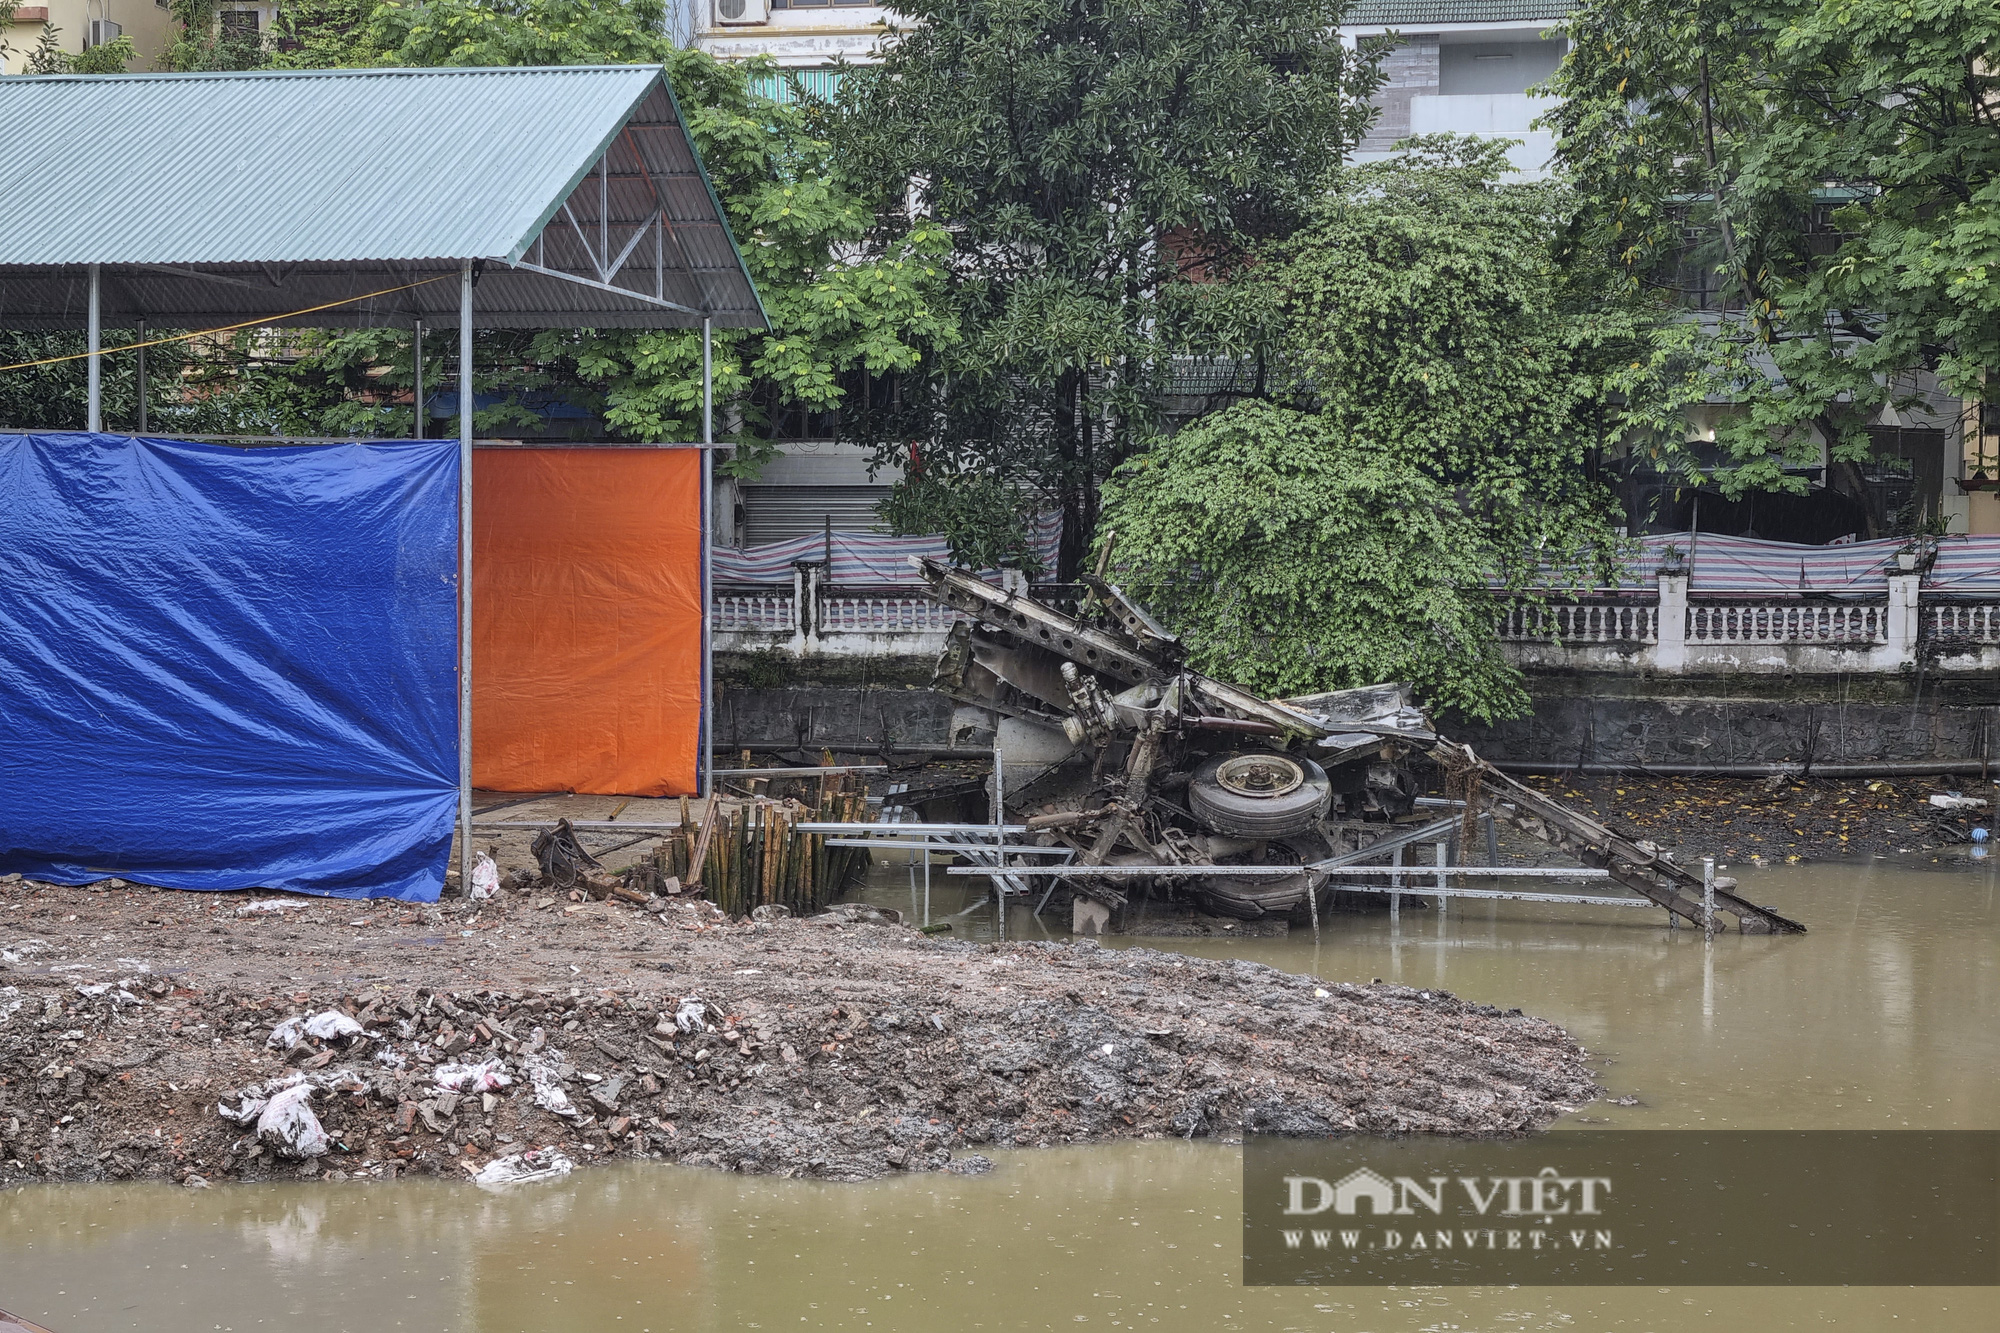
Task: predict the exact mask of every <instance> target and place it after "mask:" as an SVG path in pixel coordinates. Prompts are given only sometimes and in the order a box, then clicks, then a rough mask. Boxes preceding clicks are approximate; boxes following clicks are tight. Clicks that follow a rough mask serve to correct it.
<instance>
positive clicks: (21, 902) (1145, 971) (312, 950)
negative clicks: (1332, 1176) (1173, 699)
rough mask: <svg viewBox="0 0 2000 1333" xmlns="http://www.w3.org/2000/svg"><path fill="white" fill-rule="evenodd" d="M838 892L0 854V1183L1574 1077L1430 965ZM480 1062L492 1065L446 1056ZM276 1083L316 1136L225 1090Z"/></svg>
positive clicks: (497, 1154) (1528, 1113)
mask: <svg viewBox="0 0 2000 1333" xmlns="http://www.w3.org/2000/svg"><path fill="white" fill-rule="evenodd" d="M865 915H866V914H865V909H863V910H862V911H860V912H856V911H853V910H851V909H850V910H849V911H847V912H845V913H842V914H837V915H834V916H829V917H821V918H815V919H812V920H808V921H791V920H779V921H772V922H741V923H733V922H730V921H728V920H726V919H725V918H723V917H721V916H720V915H719V914H717V913H716V912H715V911H714V910H713V909H711V908H709V907H708V906H707V905H706V904H700V903H695V904H687V903H678V902H677V903H675V904H674V905H672V906H666V907H664V908H662V909H661V910H656V911H646V910H641V909H638V908H633V907H624V906H621V905H615V904H612V903H582V904H575V903H568V902H557V901H555V900H553V899H552V898H550V897H548V896H545V895H542V894H539V893H536V892H534V891H530V892H529V893H526V894H518V895H517V894H509V895H506V896H503V897H502V898H501V899H499V900H495V901H491V902H485V903H463V902H460V903H447V904H445V905H443V906H436V907H413V906H411V905H409V904H400V903H356V902H347V901H329V900H324V899H300V898H284V899H272V898H269V897H266V896H260V897H257V898H254V899H253V898H251V897H249V896H248V895H241V894H218V895H211V894H191V893H176V892H173V891H160V890H154V889H147V888H142V887H137V886H131V885H125V884H122V883H120V882H118V881H111V882H109V883H108V884H107V885H104V886H97V887H93V888H90V889H78V888H61V887H55V886H47V885H39V884H34V883H28V882H21V881H14V882H12V883H7V882H4V881H0V1183H18V1182H20V1181H23V1180H28V1179H39V1180H94V1179H113V1178H115V1179H124V1178H135V1177H136V1178H164V1179H175V1180H181V1181H184V1182H186V1183H188V1184H190V1185H199V1184H207V1183H219V1182H222V1181H225V1180H266V1179H300V1178H306V1179H315V1178H317V1179H328V1180H340V1179H346V1178H356V1177H364V1178H384V1177H391V1176H397V1175H404V1174H409V1173H424V1174H449V1175H461V1174H464V1175H470V1174H471V1173H473V1172H476V1171H478V1170H480V1169H481V1168H482V1167H484V1166H485V1165H487V1164H489V1163H491V1162H492V1161H494V1160H495V1159H500V1158H506V1157H508V1156H510V1155H513V1154H517V1153H522V1152H526V1151H529V1150H539V1149H545V1148H550V1147H554V1148H557V1149H559V1150H560V1151H561V1152H562V1153H564V1154H566V1155H567V1156H568V1157H570V1158H572V1159H574V1160H575V1161H577V1162H579V1163H587V1162H590V1161H602V1160H607V1159H611V1158H614V1157H647V1158H658V1159H665V1160H671V1161H678V1162H682V1163H687V1164H690V1165H701V1166H709V1167H715V1168H720V1169H724V1170H734V1171H744V1172H755V1173H764V1174H776V1175H785V1176H808V1177H819V1178H828V1179H847V1180H855V1179H866V1178H870V1177H875V1176H880V1175H883V1174H885V1173H888V1172H892V1171H924V1170H954V1171H971V1170H980V1169H984V1167H985V1166H986V1161H985V1159H984V1158H983V1157H981V1156H980V1155H979V1152H978V1150H979V1148H980V1147H982V1146H984V1145H989V1144H990V1145H996V1146H1017V1145H1049V1144H1056V1143H1079V1142H1090V1141H1097V1140H1107V1139H1119V1138H1158V1137H1164V1136H1167V1135H1179V1136H1184V1137H1203V1136H1225V1137H1226V1136H1233V1135H1236V1134H1239V1133H1241V1132H1242V1131H1243V1130H1244V1129H1246V1128H1251V1129H1261V1130H1270V1131H1279V1132H1289V1133H1299V1134H1327V1133H1334V1132H1339V1131H1343V1130H1363V1131H1368V1132H1376V1133H1394V1132H1435V1133H1452V1134H1511V1133H1521V1132H1527V1131H1532V1130H1535V1129H1538V1128H1540V1127H1542V1126H1544V1125H1546V1124H1547V1123H1548V1122H1549V1121H1550V1120H1552V1119H1554V1118H1555V1117H1556V1116H1557V1115H1558V1114H1560V1113H1562V1112H1563V1111H1564V1110H1566V1109H1569V1108H1573V1107H1576V1106H1579V1105H1581V1104H1582V1103H1584V1102H1585V1101H1588V1100H1589V1099H1591V1098H1592V1097H1593V1096H1595V1095H1596V1093H1597V1089H1596V1088H1595V1086H1594V1085H1593V1082H1592V1078H1591V1074H1590V1071H1589V1069H1588V1068H1587V1066H1586V1058H1585V1052H1584V1051H1583V1050H1582V1049H1581V1048H1580V1047H1579V1046H1578V1045H1577V1044H1576V1042H1574V1041H1573V1040H1572V1039H1571V1038H1570V1037H1569V1036H1568V1034H1567V1033H1565V1032H1563V1031H1562V1030H1561V1029H1560V1028H1557V1027H1556V1026H1554V1025H1552V1024H1550V1023H1547V1022H1543V1021H1541V1020H1539V1019H1535V1018H1531V1017H1524V1016H1522V1015H1521V1014H1520V1013H1519V1012H1518V1011H1514V1012H1511V1013H1503V1012H1501V1011H1499V1010H1497V1009H1495V1008H1493V1007H1491V1006H1487V1005H1480V1004H1471V1003H1467V1002H1465V1001H1462V1000H1459V999H1457V998H1455V997H1453V996H1451V995H1449V994H1446V993H1444V992H1441V991H1435V990H1417V989H1411V988H1406V987H1401V986H1385V985H1366V986H1359V985H1351V984H1337V983H1329V982H1322V981H1316V980H1314V979H1311V978H1306V977H1299V976H1292V975H1288V974H1286V973H1282V972H1278V971H1275V970H1273V969H1271V968H1268V967H1264V966H1261V965H1258V964H1254V963H1247V962H1240V961H1212V960H1206V959H1197V958H1190V957H1182V956H1178V955H1174V954H1169V953H1162V952H1157V951H1153V950H1146V949H1129V950H1105V949H1100V948H1098V947H1096V946H1095V945H1093V944H1089V943H1079V944H1074V945H1069V944H1047V943H1039V944H1037V943H1029V944H1010V945H999V946H996V945H990V944H985V945H975V944H970V943H965V942H959V941H954V940H951V939H949V938H932V937H927V936H925V935H923V934H920V933H919V932H917V931H915V930H912V929H909V928H906V927H903V926H901V925H896V924H879V923H875V922H871V921H869V920H867V919H865ZM329 1012H331V1013H337V1014H340V1015H341V1016H342V1018H343V1019H345V1020H348V1021H339V1020H323V1021H322V1022H321V1024H319V1025H318V1026H319V1027H320V1028H321V1029H322V1031H323V1032H325V1033H326V1034H327V1035H324V1036H315V1035H311V1034H310V1033H306V1032H300V1031H298V1030H297V1028H298V1025H297V1024H293V1025H292V1026H291V1027H290V1028H287V1029H286V1030H285V1031H284V1032H282V1033H278V1029H280V1028H284V1027H285V1025H286V1024H287V1022H288V1020H292V1019H300V1018H307V1017H311V1016H315V1015H323V1014H327V1013H329ZM356 1025H358V1027H359V1029H360V1031H359V1032H358V1033H355V1032H352V1031H351V1030H350V1029H352V1028H353V1027H355V1026H356ZM274 1033H276V1034H277V1035H276V1039H275V1041H274ZM482 1065H483V1066H485V1067H486V1069H487V1071H488V1072H487V1077H486V1079H485V1080H484V1081H485V1082H486V1083H487V1084H488V1085H494V1084H497V1085H498V1086H488V1087H486V1088H485V1089H484V1090H480V1088H479V1085H478V1083H477V1082H471V1083H467V1082H465V1081H464V1075H463V1074H462V1073H460V1072H458V1071H455V1070H453V1069H452V1068H451V1067H453V1066H457V1067H458V1070H459V1071H462V1070H463V1069H464V1068H465V1067H468V1066H471V1067H477V1066H482ZM441 1072H442V1073H443V1074H444V1075H445V1076H446V1079H447V1080H449V1079H451V1078H452V1077H453V1076H454V1075H456V1078H457V1079H458V1080H459V1081H460V1082H461V1085H462V1087H461V1090H458V1091H452V1090H448V1089H447V1088H445V1087H443V1086H441V1081H440V1074H441ZM495 1075H498V1077H497V1078H496V1077H494V1076H495ZM503 1080H504V1081H503ZM287 1083H293V1084H298V1083H304V1084H308V1085H310V1086H311V1087H312V1088H313V1091H312V1092H311V1093H310V1094H306V1095H305V1096H304V1102H305V1105H307V1106H308V1107H310V1109H311V1110H312V1111H313V1113H314V1115H315V1117H316V1119H317V1121H318V1123H319V1125H320V1126H321V1128H322V1129H323V1131H324V1134H325V1137H326V1144H325V1150H324V1151H323V1152H320V1153H317V1154H315V1155H311V1156H304V1157H301V1156H299V1155H297V1153H296V1151H295V1150H294V1149H292V1148H288V1147H286V1146H284V1145H281V1144H277V1143H273V1142H266V1141H262V1140H260V1138H259V1131H258V1127H257V1124H256V1117H255V1116H254V1115H252V1116H250V1123H248V1124H238V1123H235V1122H233V1121H231V1120H230V1119H226V1118H224V1116H223V1115H222V1114H221V1113H220V1111H221V1109H223V1108H226V1109H228V1110H230V1111H240V1110H242V1109H244V1101H243V1097H244V1094H245V1091H246V1090H250V1091H251V1092H252V1093H253V1094H259V1095H264V1096H269V1095H270V1094H272V1093H273V1092H276V1091H278V1090H280V1089H282V1088H283V1086H284V1085H285V1084H287ZM288 1100H289V1101H291V1102H294V1103H296V1102H297V1101H299V1100H300V1097H299V1095H297V1094H294V1095H293V1096H292V1097H291V1098H289V1099H288ZM272 1137H274V1136H271V1135H268V1134H267V1135H266V1138H267V1139H269V1138H272Z"/></svg>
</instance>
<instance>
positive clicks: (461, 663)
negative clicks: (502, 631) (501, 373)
mask: <svg viewBox="0 0 2000 1333" xmlns="http://www.w3.org/2000/svg"><path fill="white" fill-rule="evenodd" d="M458 839H459V843H458V883H459V892H461V893H470V892H472V261H471V260H470V259H468V260H466V261H465V262H464V264H463V265H462V266H461V267H460V268H459V272H458Z"/></svg>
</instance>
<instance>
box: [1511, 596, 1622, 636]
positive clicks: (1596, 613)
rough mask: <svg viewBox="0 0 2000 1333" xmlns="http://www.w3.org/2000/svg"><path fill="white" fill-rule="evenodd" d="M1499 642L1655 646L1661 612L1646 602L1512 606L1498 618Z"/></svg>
mask: <svg viewBox="0 0 2000 1333" xmlns="http://www.w3.org/2000/svg"><path fill="white" fill-rule="evenodd" d="M1500 638H1502V639H1503V640H1507V641H1510V642H1517V643H1546V642H1551V641H1554V642H1561V643H1657V642H1659V638H1660V609H1659V607H1658V605H1657V604H1653V603H1645V602H1639V603H1633V602H1615V603H1611V602H1553V603H1550V604H1549V605H1547V606H1515V607H1512V608H1509V610H1508V612H1507V614H1506V615H1505V616H1503V617H1502V618H1501V622H1500Z"/></svg>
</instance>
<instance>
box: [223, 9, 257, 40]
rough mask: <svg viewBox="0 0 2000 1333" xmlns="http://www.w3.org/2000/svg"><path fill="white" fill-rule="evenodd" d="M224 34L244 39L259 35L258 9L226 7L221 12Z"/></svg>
mask: <svg viewBox="0 0 2000 1333" xmlns="http://www.w3.org/2000/svg"><path fill="white" fill-rule="evenodd" d="M221 18H222V35H223V36H224V37H235V38H240V39H243V40H246V41H248V40H252V39H254V38H255V37H256V36H257V11H256V10H254V9H225V10H223V11H222V14H221Z"/></svg>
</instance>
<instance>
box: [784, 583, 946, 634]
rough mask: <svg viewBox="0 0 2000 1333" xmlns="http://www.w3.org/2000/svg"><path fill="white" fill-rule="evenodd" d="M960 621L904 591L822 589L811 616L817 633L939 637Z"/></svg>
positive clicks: (941, 609)
mask: <svg viewBox="0 0 2000 1333" xmlns="http://www.w3.org/2000/svg"><path fill="white" fill-rule="evenodd" d="M962 619H964V617H963V616H962V615H961V614H959V613H958V612H957V611H954V610H952V609H951V608H949V607H946V606H940V605H939V604H938V603H936V602H934V601H932V600H931V599H930V598H929V597H926V596H925V595H924V594H923V593H920V592H913V591H911V590H910V589H908V588H879V589H847V588H826V589H823V590H822V591H821V593H820V598H819V606H818V608H817V609H816V610H815V612H814V614H813V622H814V624H815V625H816V626H817V628H818V630H819V632H820V633H821V634H856V633H859V634H930V633H938V634H941V633H944V632H945V631H947V630H949V629H950V628H951V627H952V626H953V625H954V624H956V623H957V622H958V621H960V620H962Z"/></svg>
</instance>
